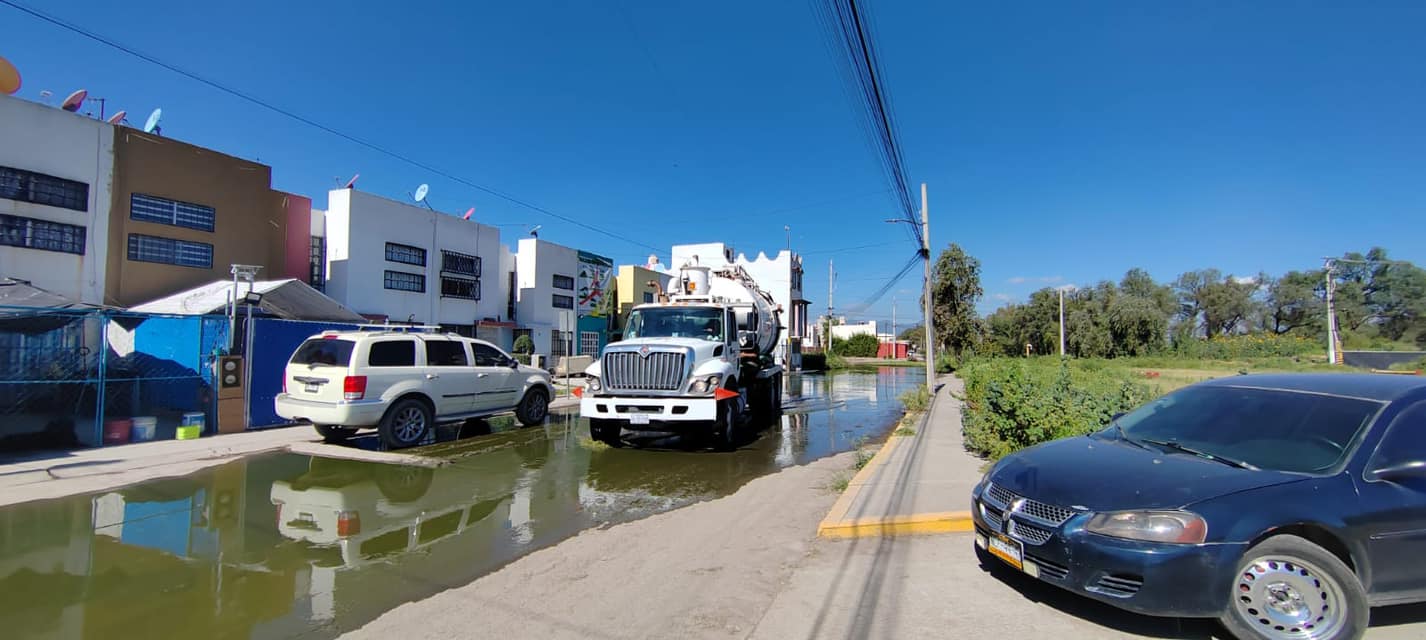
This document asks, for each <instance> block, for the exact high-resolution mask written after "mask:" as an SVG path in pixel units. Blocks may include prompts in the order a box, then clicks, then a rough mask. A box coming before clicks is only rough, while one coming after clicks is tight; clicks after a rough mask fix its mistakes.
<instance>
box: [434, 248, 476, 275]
mask: <svg viewBox="0 0 1426 640" xmlns="http://www.w3.org/2000/svg"><path fill="white" fill-rule="evenodd" d="M441 271H449V272H451V273H459V274H463V275H467V276H476V277H480V256H473V255H470V254H468V253H460V252H458V251H446V250H444V249H443V250H441Z"/></svg>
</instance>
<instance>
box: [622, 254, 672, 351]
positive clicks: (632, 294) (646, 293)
mask: <svg viewBox="0 0 1426 640" xmlns="http://www.w3.org/2000/svg"><path fill="white" fill-rule="evenodd" d="M658 266H659V265H657V264H653V265H647V266H642V267H638V266H634V265H627V264H626V265H623V266H621V267H619V275H618V277H617V278H616V284H615V286H614V291H615V292H616V294H617V296H618V299H619V309H618V314H617V315H616V316H615V318H614V328H613V331H614V332H615V333H620V334H622V333H623V332H624V327H625V326H626V324H627V323H628V321H629V312H630V311H632V310H633V309H634V307H637V306H639V305H641V304H646V303H650V302H654V301H655V300H656V299H657V296H658V291H659V287H663V288H665V289H667V287H668V283H669V280H670V279H671V278H670V277H669V275H668V274H665V273H661V272H659V271H655V270H654V269H655V268H656V267H658ZM650 282H657V283H658V286H657V287H655V286H650V285H649V283H650Z"/></svg>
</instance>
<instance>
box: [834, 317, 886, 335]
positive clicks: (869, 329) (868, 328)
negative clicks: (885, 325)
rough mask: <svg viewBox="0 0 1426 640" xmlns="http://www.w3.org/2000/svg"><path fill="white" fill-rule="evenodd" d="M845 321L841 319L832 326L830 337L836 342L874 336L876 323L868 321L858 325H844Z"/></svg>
mask: <svg viewBox="0 0 1426 640" xmlns="http://www.w3.org/2000/svg"><path fill="white" fill-rule="evenodd" d="M846 322H847V319H846V318H842V319H841V322H840V323H838V324H834V325H832V337H833V338H836V339H838V340H847V339H850V338H851V337H852V336H875V335H877V333H876V321H875V320H868V321H866V322H863V323H860V324H846Z"/></svg>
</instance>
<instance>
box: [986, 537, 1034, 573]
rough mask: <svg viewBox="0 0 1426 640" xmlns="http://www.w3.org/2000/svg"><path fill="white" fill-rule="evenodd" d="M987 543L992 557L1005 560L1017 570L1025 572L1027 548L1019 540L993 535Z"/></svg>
mask: <svg viewBox="0 0 1426 640" xmlns="http://www.w3.org/2000/svg"><path fill="white" fill-rule="evenodd" d="M986 543H987V544H986V546H987V547H989V548H988V551H990V554H991V555H993V556H995V557H997V558H1000V559H1001V560H1004V561H1005V562H1006V563H1007V564H1009V565H1010V566H1012V567H1015V568H1016V569H1022V570H1023V569H1024V568H1025V547H1024V545H1022V544H1020V542H1019V541H1018V540H1011V539H1010V538H1008V537H1005V536H1003V535H1000V534H998V533H993V534H991V535H990V536H989V537H988V538H987V539H986Z"/></svg>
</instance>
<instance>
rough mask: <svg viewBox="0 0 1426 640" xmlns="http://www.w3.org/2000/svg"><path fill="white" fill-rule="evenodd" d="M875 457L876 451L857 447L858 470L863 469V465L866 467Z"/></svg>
mask: <svg viewBox="0 0 1426 640" xmlns="http://www.w3.org/2000/svg"><path fill="white" fill-rule="evenodd" d="M875 457H876V452H875V451H870V450H867V449H857V462H856V465H854V466H855V467H856V469H857V471H861V469H862V467H865V466H866V465H867V463H868V462H871V459H872V458H875Z"/></svg>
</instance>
